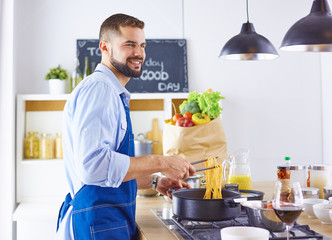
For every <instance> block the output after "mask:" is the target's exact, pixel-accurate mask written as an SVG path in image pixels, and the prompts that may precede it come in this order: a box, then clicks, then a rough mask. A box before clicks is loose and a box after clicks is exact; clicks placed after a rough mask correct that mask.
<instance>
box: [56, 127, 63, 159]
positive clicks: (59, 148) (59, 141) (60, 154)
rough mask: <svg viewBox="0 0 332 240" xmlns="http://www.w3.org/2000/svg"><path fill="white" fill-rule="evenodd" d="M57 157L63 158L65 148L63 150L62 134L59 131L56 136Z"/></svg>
mask: <svg viewBox="0 0 332 240" xmlns="http://www.w3.org/2000/svg"><path fill="white" fill-rule="evenodd" d="M55 158H58V159H62V158H63V150H62V134H61V133H60V132H59V133H57V134H56V137H55Z"/></svg>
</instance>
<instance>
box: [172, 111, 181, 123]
mask: <svg viewBox="0 0 332 240" xmlns="http://www.w3.org/2000/svg"><path fill="white" fill-rule="evenodd" d="M179 118H182V115H181V114H180V113H177V114H174V116H173V122H175V123H176V121H177V120H178V119H179Z"/></svg>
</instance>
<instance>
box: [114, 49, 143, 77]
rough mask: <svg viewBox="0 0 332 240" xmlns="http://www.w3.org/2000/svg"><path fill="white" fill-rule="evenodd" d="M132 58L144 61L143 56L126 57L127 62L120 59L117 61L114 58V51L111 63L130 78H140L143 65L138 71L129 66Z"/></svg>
mask: <svg viewBox="0 0 332 240" xmlns="http://www.w3.org/2000/svg"><path fill="white" fill-rule="evenodd" d="M130 60H142V61H143V58H127V59H126V63H125V64H123V63H121V62H119V61H117V60H116V59H115V58H113V52H112V54H111V57H110V63H111V65H112V66H113V67H114V68H115V69H116V70H117V71H118V72H119V73H121V74H123V75H125V76H126V77H130V78H132V77H133V78H138V77H140V76H141V74H142V71H143V69H142V67H141V69H140V70H138V71H134V70H132V69H130V68H129V66H128V61H130Z"/></svg>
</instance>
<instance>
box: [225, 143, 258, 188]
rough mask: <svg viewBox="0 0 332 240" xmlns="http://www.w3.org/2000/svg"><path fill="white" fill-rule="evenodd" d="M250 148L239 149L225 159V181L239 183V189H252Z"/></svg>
mask: <svg viewBox="0 0 332 240" xmlns="http://www.w3.org/2000/svg"><path fill="white" fill-rule="evenodd" d="M248 156H249V150H247V149H239V150H237V151H236V152H235V153H234V154H233V155H231V156H230V157H229V158H228V159H225V160H224V161H223V164H222V165H223V167H222V168H223V182H225V183H227V184H238V185H239V190H252V183H251V173H250V166H249V162H248Z"/></svg>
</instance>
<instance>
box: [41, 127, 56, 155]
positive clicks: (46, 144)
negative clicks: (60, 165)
mask: <svg viewBox="0 0 332 240" xmlns="http://www.w3.org/2000/svg"><path fill="white" fill-rule="evenodd" d="M39 151H40V153H39V158H41V159H51V158H54V139H53V138H52V134H51V133H42V134H41V138H40V145H39Z"/></svg>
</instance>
